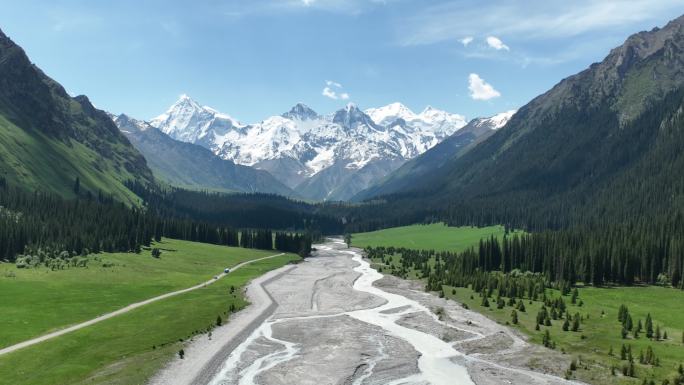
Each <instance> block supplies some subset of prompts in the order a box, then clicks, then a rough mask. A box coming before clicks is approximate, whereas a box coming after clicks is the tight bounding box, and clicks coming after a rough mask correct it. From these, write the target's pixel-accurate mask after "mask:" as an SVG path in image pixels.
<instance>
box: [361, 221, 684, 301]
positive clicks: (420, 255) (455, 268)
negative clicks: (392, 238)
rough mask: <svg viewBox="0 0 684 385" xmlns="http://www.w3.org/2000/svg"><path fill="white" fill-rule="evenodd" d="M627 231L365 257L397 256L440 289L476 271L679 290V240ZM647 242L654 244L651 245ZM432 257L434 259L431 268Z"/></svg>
mask: <svg viewBox="0 0 684 385" xmlns="http://www.w3.org/2000/svg"><path fill="white" fill-rule="evenodd" d="M614 229H615V228H614ZM632 231H633V230H631V229H625V230H623V231H614V232H608V233H606V232H598V231H597V232H595V233H593V232H591V231H587V232H585V231H582V230H579V229H573V230H566V231H545V232H540V233H530V234H514V235H512V236H504V237H503V239H502V240H499V239H497V238H495V237H490V238H489V239H483V240H480V243H479V245H478V247H477V248H469V249H467V250H465V251H463V252H461V253H453V252H435V251H434V250H407V249H403V248H400V249H395V248H388V249H384V248H377V249H372V248H371V249H368V252H369V253H370V254H369V255H371V256H376V257H377V256H378V255H384V254H390V255H391V254H392V253H400V254H401V256H402V257H401V261H402V264H403V265H404V266H405V267H406V268H412V269H415V270H419V271H422V274H423V277H424V278H428V285H429V286H434V287H435V288H437V287H440V286H439V285H441V284H447V285H452V286H467V285H468V284H472V283H473V279H476V277H478V274H479V272H483V273H488V272H496V271H500V272H503V273H509V272H512V271H517V272H530V273H538V274H541V275H542V276H543V277H545V279H547V280H548V281H549V282H553V283H558V284H560V285H566V286H571V285H574V284H575V283H577V282H583V283H586V284H593V285H595V286H601V285H603V284H607V283H610V284H620V285H632V284H634V283H637V282H638V283H647V284H661V285H672V286H673V287H677V288H684V280H682V276H683V274H684V270H683V267H684V238H682V237H679V236H676V233H674V232H667V231H663V232H660V233H659V234H657V235H656V234H653V235H652V238H649V237H648V236H647V235H644V238H643V239H639V238H636V237H634V236H633V234H632ZM656 231H657V229H656ZM642 234H643V233H642ZM647 240H656V244H655V245H654V244H652V243H651V242H649V241H647ZM640 241H641V242H640ZM382 258H384V257H382ZM431 258H435V259H436V262H435V264H434V266H433V267H430V265H429V263H430V259H431ZM431 282H432V283H431Z"/></svg>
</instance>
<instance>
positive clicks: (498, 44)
mask: <svg viewBox="0 0 684 385" xmlns="http://www.w3.org/2000/svg"><path fill="white" fill-rule="evenodd" d="M487 45H488V46H490V47H492V48H494V49H495V50H497V51H500V50H502V49H503V50H506V51H510V50H511V49H510V48H509V47H508V46H507V45H506V44H504V43H503V42H502V41H501V39H499V38H498V37H496V36H487Z"/></svg>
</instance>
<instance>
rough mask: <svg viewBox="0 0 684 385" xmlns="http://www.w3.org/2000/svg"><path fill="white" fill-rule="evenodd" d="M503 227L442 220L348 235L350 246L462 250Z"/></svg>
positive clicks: (502, 231) (500, 231) (497, 235)
mask: <svg viewBox="0 0 684 385" xmlns="http://www.w3.org/2000/svg"><path fill="white" fill-rule="evenodd" d="M504 234H505V229H504V227H503V226H489V227H449V226H446V225H444V224H443V223H433V224H429V225H412V226H403V227H393V228H389V229H383V230H378V231H371V232H367V233H357V234H352V245H353V246H356V247H361V248H363V247H366V246H374V247H377V246H385V247H389V246H394V247H404V248H407V249H423V250H432V249H434V250H439V251H463V250H465V249H467V248H469V247H471V246H476V245H477V244H478V242H480V239H483V238H489V237H491V236H495V237H497V238H502V237H503V236H504Z"/></svg>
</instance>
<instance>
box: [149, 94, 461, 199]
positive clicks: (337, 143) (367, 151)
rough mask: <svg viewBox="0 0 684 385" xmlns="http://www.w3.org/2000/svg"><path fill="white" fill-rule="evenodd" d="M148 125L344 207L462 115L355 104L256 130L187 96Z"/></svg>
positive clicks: (297, 114) (302, 109) (277, 119)
mask: <svg viewBox="0 0 684 385" xmlns="http://www.w3.org/2000/svg"><path fill="white" fill-rule="evenodd" d="M149 124H150V125H151V126H154V127H157V128H158V129H159V130H160V131H162V132H164V133H166V134H168V135H169V136H170V137H172V138H174V139H176V140H179V141H184V142H188V143H193V144H197V145H201V146H203V147H205V148H207V149H209V150H211V151H212V152H213V153H214V154H216V155H217V156H219V157H221V158H222V159H226V160H231V161H233V162H235V163H236V164H240V165H245V166H252V167H254V168H257V169H261V170H266V171H268V172H269V173H271V175H273V176H274V177H275V178H277V179H278V180H280V182H282V183H283V184H285V185H286V186H288V187H289V188H291V189H293V190H294V191H295V193H296V195H297V196H300V197H303V198H307V199H312V200H347V199H349V198H351V197H352V196H354V195H355V194H356V193H358V192H359V191H361V190H363V189H365V188H367V187H369V186H370V185H372V184H373V183H374V182H375V181H377V180H379V179H382V178H383V177H385V176H386V175H388V174H389V173H391V172H392V171H394V170H395V169H397V168H398V167H399V166H401V165H402V164H403V163H404V162H406V161H407V160H408V159H412V158H413V157H415V156H417V155H419V154H421V153H423V152H425V151H427V150H428V149H429V148H431V147H433V146H435V145H436V144H438V143H439V142H441V141H442V140H444V139H445V138H447V137H449V136H450V135H452V134H453V133H455V132H457V131H458V130H459V129H460V128H462V127H463V126H464V125H465V124H466V122H465V118H464V117H463V116H461V115H457V114H451V113H448V112H445V111H441V110H437V109H435V108H432V107H427V108H426V109H425V110H424V111H422V112H421V113H420V114H415V113H413V112H412V111H411V110H410V109H408V108H407V107H405V106H404V105H402V104H400V103H393V104H390V105H387V106H384V107H381V108H373V109H368V110H366V111H363V110H361V109H359V108H358V107H357V106H356V105H354V104H348V105H347V106H345V107H344V108H342V109H340V110H338V111H336V112H334V113H332V114H328V115H319V114H318V113H316V112H315V111H314V110H312V109H311V108H309V107H308V106H306V105H304V104H301V103H299V104H297V105H295V106H294V107H292V109H290V110H289V111H288V112H286V113H283V114H281V115H275V116H271V117H269V118H267V119H265V120H263V121H261V122H258V123H254V124H243V123H241V122H239V121H238V120H237V119H234V118H232V117H231V116H230V115H227V114H224V113H221V112H218V111H217V110H215V109H213V108H210V107H206V106H202V105H200V104H199V103H197V102H196V101H194V100H193V99H191V98H190V97H188V96H187V95H182V96H181V98H180V99H179V100H178V101H177V102H176V103H175V104H174V105H172V106H171V107H170V108H169V109H168V110H167V111H166V112H165V113H164V114H162V115H160V116H158V117H156V118H154V119H152V120H151V121H150V122H149Z"/></svg>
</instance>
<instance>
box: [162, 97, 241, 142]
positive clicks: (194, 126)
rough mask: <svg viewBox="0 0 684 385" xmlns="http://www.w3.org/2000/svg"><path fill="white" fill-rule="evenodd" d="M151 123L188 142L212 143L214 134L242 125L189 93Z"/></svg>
mask: <svg viewBox="0 0 684 385" xmlns="http://www.w3.org/2000/svg"><path fill="white" fill-rule="evenodd" d="M149 123H150V125H152V126H154V127H157V128H159V129H160V130H161V131H162V132H163V133H165V134H167V135H169V136H170V137H172V138H174V139H176V140H180V141H183V142H188V143H197V142H206V143H210V141H211V140H212V139H213V137H212V135H214V134H224V135H225V134H226V133H228V132H229V131H231V130H235V129H239V128H241V127H242V124H240V122H238V121H237V120H235V119H233V118H231V117H230V116H228V115H226V114H222V113H220V112H218V111H216V110H214V109H213V108H211V107H207V106H201V105H199V104H198V103H197V102H196V101H194V100H192V99H191V98H190V97H189V96H188V95H181V97H180V99H178V101H177V102H176V103H174V105H172V106H171V107H170V108H169V109H168V110H167V111H166V112H165V113H163V114H161V115H159V116H157V117H156V118H154V119H152V120H151V121H150V122H149Z"/></svg>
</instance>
